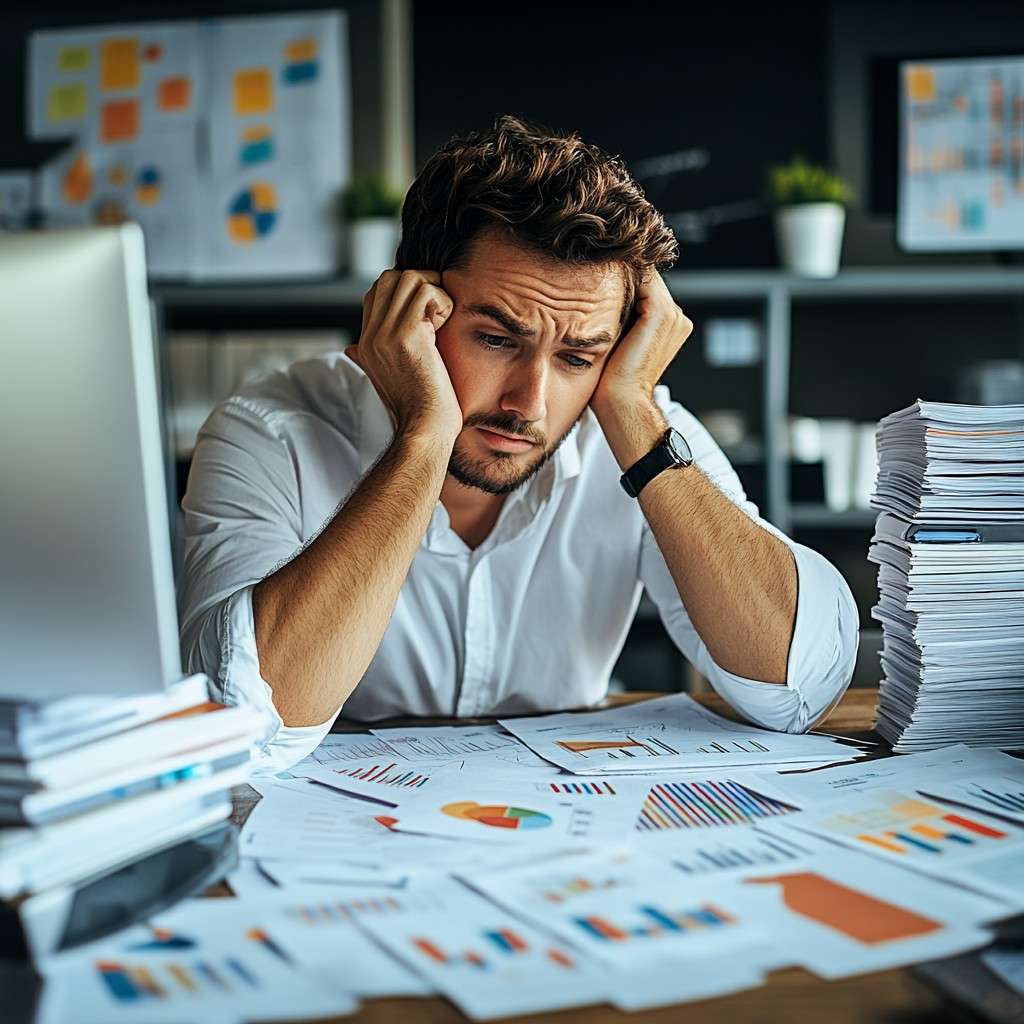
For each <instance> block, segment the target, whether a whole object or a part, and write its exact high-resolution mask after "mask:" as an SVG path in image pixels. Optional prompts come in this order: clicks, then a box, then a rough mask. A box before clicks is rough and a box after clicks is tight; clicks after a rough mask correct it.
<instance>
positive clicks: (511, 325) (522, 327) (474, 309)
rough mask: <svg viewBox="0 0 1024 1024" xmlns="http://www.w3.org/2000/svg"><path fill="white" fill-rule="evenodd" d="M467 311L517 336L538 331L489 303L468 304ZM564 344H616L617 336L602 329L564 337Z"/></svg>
mask: <svg viewBox="0 0 1024 1024" xmlns="http://www.w3.org/2000/svg"><path fill="white" fill-rule="evenodd" d="M466 312H468V313H474V314H476V315H477V316H485V317H487V318H488V319H489V320H493V321H494V322H495V323H497V324H501V326H502V328H503V329H504V330H506V331H508V333H509V334H511V335H513V336H514V337H516V338H532V337H534V335H536V333H537V332H536V331H535V330H533V328H531V327H530V326H528V325H527V324H524V323H523V322H522V321H520V320H517V319H516V318H515V317H514V316H509V314H508V313H506V312H505V311H504V310H502V309H499V308H498V307H497V306H492V305H489V304H488V303H478V304H477V305H473V306H467V307H466ZM562 344H563V345H566V346H568V347H569V348H600V347H601V346H604V345H614V344H615V338H614V337H613V336H612V335H611V334H609V333H608V331H601V332H600V333H599V334H595V335H594V336H593V337H592V338H563V339H562Z"/></svg>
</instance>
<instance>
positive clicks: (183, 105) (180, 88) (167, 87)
mask: <svg viewBox="0 0 1024 1024" xmlns="http://www.w3.org/2000/svg"><path fill="white" fill-rule="evenodd" d="M191 102H192V83H191V82H190V81H189V79H188V78H186V77H185V76H184V75H176V76H175V77H174V78H164V79H161V81H160V84H159V85H158V86H157V90H156V105H157V107H158V108H159V109H160V110H167V111H174V110H188V107H189V104H190V103H191Z"/></svg>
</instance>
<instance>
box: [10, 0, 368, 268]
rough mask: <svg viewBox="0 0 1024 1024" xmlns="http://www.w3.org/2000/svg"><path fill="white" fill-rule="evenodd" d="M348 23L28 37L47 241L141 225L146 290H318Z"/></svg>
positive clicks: (334, 249)
mask: <svg viewBox="0 0 1024 1024" xmlns="http://www.w3.org/2000/svg"><path fill="white" fill-rule="evenodd" d="M347 53H348V46H347V36H346V20H345V15H344V13H343V12H330V13H311V14H294V15H287V16H266V17H255V18H224V19H216V20H207V21H196V22H174V23H171V22H163V23H148V24H123V25H111V26H107V27H104V28H102V29H96V28H83V29H61V30H59V31H44V32H37V33H34V34H33V35H32V37H31V39H30V44H29V60H28V76H29V88H28V105H29V110H28V124H29V131H30V133H31V134H32V136H33V138H36V139H53V138H66V137H68V136H72V137H73V139H74V144H73V145H72V147H71V148H70V150H68V151H66V152H64V153H63V154H62V155H61V156H60V157H58V158H57V159H56V160H54V161H52V162H51V163H50V164H48V165H46V166H45V167H44V168H43V169H42V171H41V172H40V181H39V184H38V188H39V196H40V203H41V207H42V210H43V213H44V216H45V218H46V222H47V224H49V225H52V226H68V225H81V224H103V223H119V222H120V221H123V220H126V219H131V220H135V221H137V222H138V223H139V224H140V225H141V226H142V229H143V232H144V234H145V236H146V248H147V259H148V264H149V268H150V273H151V275H152V276H154V277H163V278H181V277H187V278H194V279H201V280H214V279H225V278H228V279H231V278H234V279H237V278H266V277H275V278H281V277H313V276H327V275H330V274H332V273H334V272H335V271H336V269H337V263H338V255H339V249H340V246H339V244H338V237H337V235H338V218H337V213H336V209H337V195H338V192H339V190H340V189H341V188H342V187H343V186H344V185H345V183H346V182H347V181H348V179H349V175H350V166H351V152H350V151H351V119H350V104H349V98H348V97H349V69H348V65H347Z"/></svg>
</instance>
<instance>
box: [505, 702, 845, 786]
mask: <svg viewBox="0 0 1024 1024" xmlns="http://www.w3.org/2000/svg"><path fill="white" fill-rule="evenodd" d="M500 724H501V725H502V726H503V727H504V728H505V729H506V730H507V731H508V732H509V733H511V734H512V735H514V736H516V737H518V738H519V739H520V740H521V741H522V742H523V743H525V744H526V745H527V746H528V747H529V748H530V749H531V750H533V751H534V752H535V753H537V754H539V755H540V756H541V757H543V758H545V759H546V760H548V761H550V762H552V763H553V764H556V765H558V766H559V767H560V768H564V769H567V770H568V771H570V772H572V773H573V774H574V775H597V774H622V773H624V772H650V771H659V772H660V771H671V770H673V769H677V768H685V769H701V768H711V769H713V770H717V769H720V768H728V767H741V766H754V765H759V766H764V765H769V764H772V765H774V764H806V765H820V764H826V763H833V762H835V761H848V760H854V759H856V758H857V757H859V756H861V755H860V752H859V751H856V750H854V749H853V748H851V747H849V746H847V745H844V744H842V743H840V742H839V741H837V740H836V739H834V738H830V737H826V736H813V735H803V736H791V735H789V734H787V733H776V732H770V731H769V730H767V729H758V728H756V727H754V726H749V725H744V724H742V723H738V722H733V721H730V720H729V719H726V718H723V717H721V716H720V715H716V714H714V713H713V712H711V711H708V710H707V708H704V707H701V705H699V704H698V703H697V702H696V701H694V700H693V699H692V698H691V697H689V696H687V695H686V694H673V695H672V696H669V697H658V698H655V699H654V700H649V701H643V702H641V703H639V704H634V705H628V706H625V707H618V708H613V709H609V710H604V711H591V712H582V713H581V712H572V713H568V714H563V713H559V714H554V715H544V716H542V717H538V718H510V719H503V720H502V721H501V722H500Z"/></svg>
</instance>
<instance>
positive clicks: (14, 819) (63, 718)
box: [0, 675, 258, 900]
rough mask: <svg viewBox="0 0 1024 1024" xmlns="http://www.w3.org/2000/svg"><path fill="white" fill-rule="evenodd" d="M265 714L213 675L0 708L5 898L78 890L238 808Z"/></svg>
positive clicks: (0, 886) (0, 877)
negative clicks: (241, 703)
mask: <svg viewBox="0 0 1024 1024" xmlns="http://www.w3.org/2000/svg"><path fill="white" fill-rule="evenodd" d="M257 726H258V717H257V716H256V715H255V714H254V713H253V712H252V711H249V710H246V709H241V708H226V707H223V706H222V705H220V704H211V703H209V702H208V699H207V688H206V677H205V676H202V675H197V676H192V677H189V678H187V679H184V680H181V681H180V682H178V683H176V684H175V685H173V686H172V687H171V688H170V689H169V690H167V691H166V692H165V693H161V694H153V695H146V696H140V697H134V698H132V697H129V698H106V697H105V698H94V697H89V698H81V699H65V700H58V701H53V702H49V703H41V704H29V703H25V702H5V703H0V898H2V899H5V900H12V899H14V898H17V897H22V896H26V895H28V894H32V893H39V892H41V891H44V890H49V889H52V888H53V887H54V886H58V885H74V884H76V883H78V882H79V881H81V880H84V879H89V878H95V877H96V876H98V875H99V874H101V873H103V872H107V871H109V870H112V869H114V868H116V867H117V866H118V865H124V864H128V863H131V862H133V861H135V860H137V859H138V858H140V857H143V856H145V855H146V854H148V853H151V852H153V851H156V850H159V849H163V848H166V847H168V846H170V845H172V844H174V843H177V842H180V841H183V840H185V839H187V838H189V837H191V836H194V835H197V834H198V833H199V832H201V831H203V830H204V829H208V828H210V827H211V826H212V825H214V824H216V823H217V822H221V821H223V820H224V819H225V818H227V817H228V816H229V815H230V813H231V801H230V796H229V790H230V787H231V786H233V785H236V784H238V783H240V782H244V781H245V779H246V778H247V777H248V771H249V759H250V747H251V745H252V742H253V738H254V736H255V734H256V730H257Z"/></svg>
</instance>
